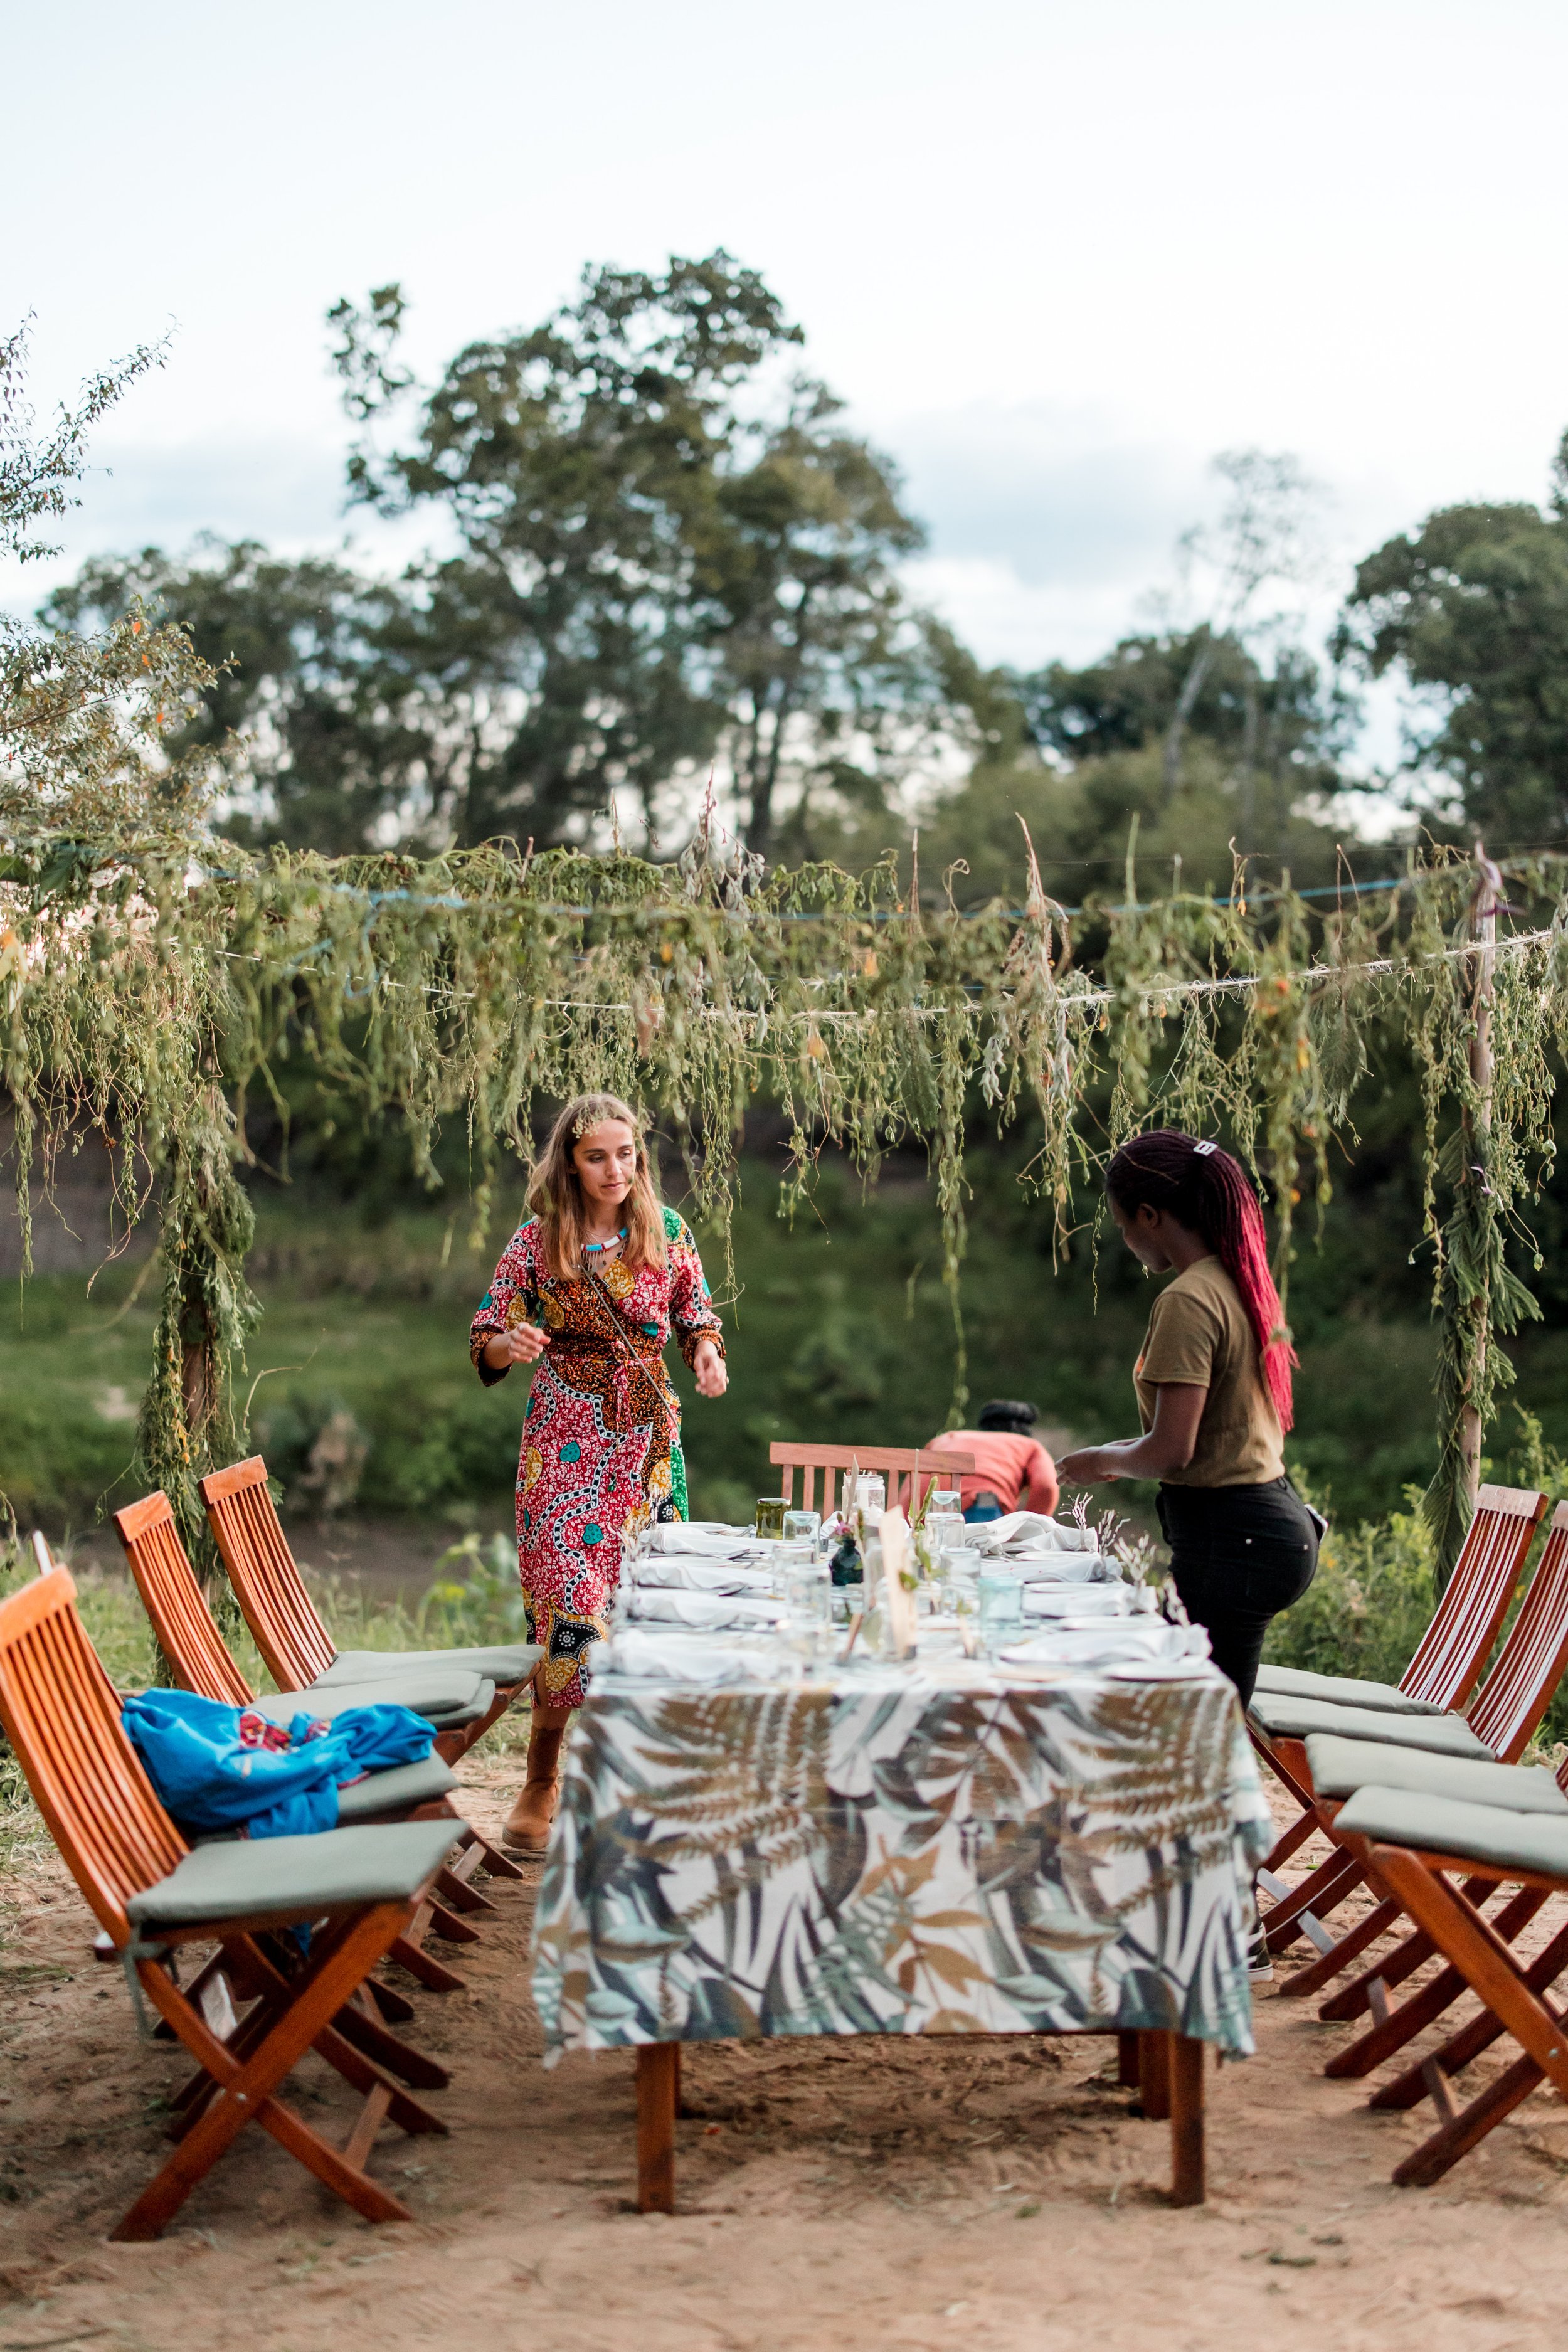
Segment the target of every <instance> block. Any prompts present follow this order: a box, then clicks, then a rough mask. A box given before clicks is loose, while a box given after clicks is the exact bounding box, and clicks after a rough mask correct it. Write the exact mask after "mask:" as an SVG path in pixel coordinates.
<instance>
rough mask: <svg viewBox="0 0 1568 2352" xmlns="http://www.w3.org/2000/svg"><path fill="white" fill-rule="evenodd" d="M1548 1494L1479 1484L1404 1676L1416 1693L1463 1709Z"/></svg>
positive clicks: (1437, 1703) (1405, 1686)
mask: <svg viewBox="0 0 1568 2352" xmlns="http://www.w3.org/2000/svg"><path fill="white" fill-rule="evenodd" d="M1545 1515H1546V1497H1545V1496H1544V1495H1538V1494H1537V1493H1536V1492H1535V1490H1534V1488H1533V1487H1529V1486H1482V1487H1481V1488H1480V1489H1479V1492H1478V1494H1477V1496H1476V1515H1475V1517H1474V1518H1473V1519H1472V1520H1471V1521H1470V1527H1469V1532H1468V1535H1467V1536H1466V1538H1465V1540H1464V1544H1463V1546H1462V1547H1461V1549H1460V1552H1459V1557H1458V1560H1457V1561H1456V1562H1455V1566H1454V1572H1453V1574H1452V1576H1451V1577H1450V1578H1449V1579H1448V1581H1447V1586H1446V1588H1445V1590H1444V1593H1443V1598H1442V1600H1441V1601H1439V1602H1438V1604H1437V1609H1436V1614H1435V1615H1434V1617H1433V1619H1432V1622H1431V1623H1430V1625H1428V1627H1427V1628H1426V1633H1425V1634H1424V1635H1423V1636H1422V1639H1421V1643H1420V1646H1419V1648H1418V1649H1417V1650H1416V1653H1415V1656H1414V1657H1413V1658H1412V1659H1411V1661H1410V1664H1408V1665H1407V1666H1406V1667H1405V1672H1404V1673H1403V1674H1402V1675H1400V1677H1399V1687H1400V1689H1401V1690H1402V1691H1405V1692H1407V1693H1408V1694H1409V1696H1411V1697H1412V1698H1424V1699H1426V1700H1428V1701H1429V1702H1430V1703H1431V1704H1432V1705H1433V1706H1463V1705H1464V1703H1465V1701H1466V1700H1467V1699H1468V1697H1469V1696H1470V1694H1471V1692H1472V1691H1473V1690H1474V1689H1475V1687H1476V1685H1477V1684H1478V1683H1479V1680H1480V1678H1481V1670H1482V1668H1483V1667H1484V1666H1485V1664H1486V1662H1487V1660H1488V1658H1489V1656H1490V1654H1491V1650H1492V1644H1493V1643H1495V1642H1496V1640H1497V1637H1498V1633H1499V1632H1500V1629H1501V1626H1502V1621H1503V1619H1504V1617H1505V1616H1506V1615H1507V1614H1508V1604H1509V1602H1510V1601H1511V1600H1512V1598H1513V1595H1514V1592H1515V1590H1516V1588H1517V1587H1518V1584H1519V1580H1520V1578H1521V1575H1522V1574H1523V1571H1524V1563H1525V1560H1526V1559H1527V1558H1528V1556H1529V1552H1530V1547H1531V1543H1532V1542H1533V1541H1534V1539H1535V1530H1536V1528H1538V1527H1539V1526H1540V1525H1541V1522H1542V1518H1543V1517H1545Z"/></svg>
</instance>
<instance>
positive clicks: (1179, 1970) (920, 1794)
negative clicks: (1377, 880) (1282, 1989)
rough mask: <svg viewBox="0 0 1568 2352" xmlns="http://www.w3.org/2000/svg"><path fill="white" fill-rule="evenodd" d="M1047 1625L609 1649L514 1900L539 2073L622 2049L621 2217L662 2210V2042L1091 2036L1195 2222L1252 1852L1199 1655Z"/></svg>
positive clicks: (1233, 1727)
mask: <svg viewBox="0 0 1568 2352" xmlns="http://www.w3.org/2000/svg"><path fill="white" fill-rule="evenodd" d="M1076 1640H1077V1646H1076V1648H1075V1647H1074V1637H1073V1635H1072V1630H1071V1628H1070V1627H1068V1628H1065V1629H1063V1630H1062V1631H1061V1632H1060V1633H1058V1631H1057V1629H1056V1628H1054V1627H1052V1626H1048V1625H1047V1627H1045V1628H1044V1629H1043V1630H1042V1631H1041V1632H1039V1633H1037V1634H1035V1635H1032V1636H1030V1637H1028V1638H1026V1639H1023V1640H1022V1641H1020V1642H1019V1643H1016V1645H1014V1647H1013V1648H1012V1649H1011V1651H1008V1650H1004V1651H1003V1653H1002V1654H1000V1655H991V1656H976V1655H969V1654H964V1653H963V1650H962V1649H961V1648H960V1646H959V1644H958V1643H956V1642H954V1641H944V1640H943V1639H942V1638H940V1637H935V1636H933V1637H930V1638H927V1637H923V1636H922V1638H921V1642H920V1643H919V1644H918V1646H917V1648H916V1651H915V1654H913V1655H912V1656H908V1657H903V1658H894V1657H890V1656H861V1655H858V1654H851V1655H849V1656H847V1657H845V1656H842V1655H840V1654H839V1645H837V1644H835V1645H834V1648H833V1651H832V1654H829V1655H827V1656H826V1657H824V1656H816V1657H806V1658H805V1659H803V1658H801V1657H800V1656H798V1655H795V1654H792V1653H791V1651H790V1648H789V1645H788V1644H787V1643H785V1642H784V1640H783V1639H782V1638H781V1637H780V1634H779V1633H778V1632H777V1631H776V1630H773V1629H768V1630H759V1629H757V1628H755V1627H752V1626H749V1625H747V1624H746V1623H744V1622H742V1624H741V1625H740V1627H739V1629H738V1630H737V1629H731V1630H730V1631H729V1632H727V1633H721V1632H710V1631H706V1630H688V1629H685V1628H680V1627H670V1626H668V1625H666V1624H663V1623H659V1622H654V1623H646V1622H634V1623H628V1624H626V1625H625V1626H624V1627H623V1629H622V1631H621V1632H620V1633H618V1634H617V1635H616V1639H615V1640H613V1641H611V1642H609V1643H605V1644H604V1645H603V1653H604V1654H603V1656H602V1658H601V1659H600V1661H599V1662H598V1663H597V1664H596V1667H595V1671H594V1673H593V1674H592V1677H591V1680H590V1683H589V1687H588V1693H587V1698H586V1703H585V1704H584V1706H583V1707H582V1709H581V1710H580V1713H579V1715H578V1717H577V1720H576V1722H575V1724H574V1730H573V1735H572V1738H571V1739H570V1741H569V1743H568V1750H567V1756H566V1761H565V1767H564V1770H563V1783H562V1791H561V1801H560V1806H559V1811H558V1812H557V1816H556V1821H555V1824H554V1827H553V1831H552V1841H551V1845H550V1850H549V1853H548V1855H547V1858H546V1862H545V1866H544V1871H543V1874H542V1883H541V1886H540V1891H539V1899H538V1911H537V1919H536V1932H535V1942H534V1956H533V1993H534V1998H535V2001H536V2004H537V2008H538V2012H539V2016H540V2018H541V2021H542V2026H543V2032H544V2041H545V2059H546V2063H554V2062H555V2061H556V2060H557V2059H559V2058H560V2057H561V2056H562V2055H563V2053H567V2052H569V2051H602V2050H617V2049H626V2048H628V2047H633V2048H635V2049H636V2050H637V2201H638V2204H639V2206H640V2208H641V2209H642V2210H645V2211H667V2212H668V2211H673V2210H675V2147H676V2134H675V2125H676V2118H677V2114H678V2110H679V2103H680V2052H681V2049H682V2046H683V2045H684V2044H685V2043H687V2042H711V2041H719V2040H732V2039H741V2040H765V2039H769V2038H771V2037H775V2036H780V2035H792V2036H808V2035H817V2036H829V2035H831V2036H841V2035H850V2034H867V2033H879V2034H927V2035H936V2034H945V2035H956V2036H963V2035H968V2036H977V2037H984V2036H996V2035H1011V2034H1037V2035H1056V2034H1074V2033H1076V2034H1107V2035H1114V2036H1115V2037H1116V2038H1117V2044H1118V2074H1119V2079H1120V2081H1121V2082H1122V2083H1123V2084H1129V2085H1131V2086H1135V2087H1136V2089H1137V2090H1138V2092H1139V2094H1140V2095H1141V2099H1142V2112H1143V2113H1144V2115H1146V2116H1155V2117H1165V2116H1168V2117H1169V2120H1170V2124H1171V2128H1172V2185H1171V2196H1172V2200H1173V2202H1174V2203H1176V2204H1181V2205H1190V2204H1196V2203H1201V2202H1202V2201H1203V2198H1204V2194H1205V2155H1204V2104H1205V2101H1204V2072H1205V2051H1206V2050H1208V2049H1210V2048H1212V2049H1214V2050H1215V2051H1216V2052H1217V2053H1220V2055H1221V2056H1222V2057H1223V2058H1225V2059H1227V2060H1229V2059H1237V2060H1239V2059H1245V2058H1247V2056H1249V2055H1250V2054H1251V2053H1252V2050H1253V2040H1252V2015H1251V1992H1250V1983H1249V1978H1248V1968H1247V1950H1248V1940H1249V1937H1250V1934H1251V1931H1252V1927H1253V1921H1254V1911H1253V1904H1252V1879H1253V1874H1254V1872H1255V1870H1256V1868H1257V1866H1258V1863H1259V1862H1260V1861H1261V1859H1262V1857H1263V1855H1264V1853H1266V1852H1267V1850H1268V1843H1269V1840H1270V1837H1271V1835H1272V1830H1271V1826H1270V1822H1269V1815H1268V1805H1267V1802H1266V1801H1265V1798H1264V1795H1263V1790H1262V1787H1261V1784H1260V1781H1259V1778H1258V1768H1257V1764H1256V1760H1255V1758H1254V1755H1253V1751H1252V1748H1251V1746H1250V1743H1249V1741H1248V1738H1247V1729H1246V1725H1245V1721H1244V1718H1243V1715H1242V1711H1241V1707H1240V1706H1239V1704H1238V1702H1237V1695H1236V1692H1235V1690H1234V1688H1233V1687H1232V1685H1231V1684H1230V1683H1229V1682H1228V1681H1227V1680H1226V1677H1225V1676H1224V1675H1221V1674H1220V1673H1219V1671H1218V1670H1217V1669H1216V1668H1215V1665H1214V1664H1213V1663H1212V1661H1211V1660H1210V1659H1209V1658H1208V1657H1207V1656H1206V1655H1205V1654H1202V1653H1203V1650H1204V1648H1205V1646H1206V1645H1205V1644H1204V1643H1203V1640H1202V1637H1201V1635H1199V1636H1197V1637H1196V1639H1195V1640H1194V1629H1190V1628H1175V1627H1169V1626H1160V1625H1157V1624H1152V1623H1150V1622H1148V1621H1144V1622H1142V1624H1140V1623H1138V1622H1133V1623H1131V1624H1129V1625H1127V1626H1126V1627H1123V1628H1120V1629H1117V1630H1116V1631H1115V1632H1113V1633H1105V1632H1103V1631H1102V1632H1101V1633H1100V1636H1099V1637H1098V1639H1097V1638H1096V1637H1095V1635H1094V1633H1093V1628H1092V1626H1090V1627H1089V1629H1088V1631H1087V1632H1083V1633H1079V1634H1078V1635H1077V1636H1076Z"/></svg>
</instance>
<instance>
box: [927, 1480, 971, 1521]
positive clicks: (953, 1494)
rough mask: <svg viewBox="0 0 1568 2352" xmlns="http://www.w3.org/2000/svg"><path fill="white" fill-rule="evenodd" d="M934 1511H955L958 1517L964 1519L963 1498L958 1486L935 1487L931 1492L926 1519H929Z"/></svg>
mask: <svg viewBox="0 0 1568 2352" xmlns="http://www.w3.org/2000/svg"><path fill="white" fill-rule="evenodd" d="M933 1511H942V1512H947V1511H953V1512H956V1513H957V1515H958V1517H960V1518H961V1519H962V1518H963V1494H962V1493H961V1491H960V1490H959V1488H958V1487H956V1486H933V1487H932V1488H931V1500H930V1501H929V1502H928V1503H927V1505H926V1517H928V1518H929V1517H931V1513H932V1512H933Z"/></svg>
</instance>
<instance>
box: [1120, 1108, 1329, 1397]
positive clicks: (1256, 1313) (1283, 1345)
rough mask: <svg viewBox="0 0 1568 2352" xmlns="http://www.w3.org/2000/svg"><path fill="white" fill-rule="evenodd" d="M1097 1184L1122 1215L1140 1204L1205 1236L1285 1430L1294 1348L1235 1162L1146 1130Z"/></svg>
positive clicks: (1257, 1216) (1253, 1196)
mask: <svg viewBox="0 0 1568 2352" xmlns="http://www.w3.org/2000/svg"><path fill="white" fill-rule="evenodd" d="M1105 1189H1106V1191H1107V1192H1109V1193H1110V1197H1111V1199H1112V1200H1113V1201H1114V1202H1115V1203H1116V1205H1117V1207H1118V1208H1119V1209H1120V1210H1121V1212H1122V1213H1123V1214H1124V1215H1128V1216H1130V1215H1131V1213H1132V1212H1133V1211H1134V1210H1135V1209H1139V1208H1142V1206H1143V1205H1144V1204H1145V1203H1147V1205H1148V1206H1149V1207H1150V1208H1152V1209H1166V1210H1168V1211H1169V1212H1170V1213H1171V1215H1172V1216H1173V1217H1174V1218H1175V1219H1176V1222H1177V1223H1178V1224H1183V1225H1185V1226H1186V1228H1187V1230H1188V1231H1189V1233H1194V1234H1198V1235H1199V1237H1200V1238H1201V1239H1202V1240H1204V1241H1205V1242H1207V1244H1208V1245H1209V1247H1210V1249H1211V1250H1213V1252H1214V1254H1215V1257H1217V1258H1218V1260H1219V1262H1220V1264H1221V1265H1223V1266H1224V1268H1225V1270H1226V1274H1228V1275H1229V1276H1230V1278H1231V1280H1232V1282H1234V1283H1235V1285H1236V1287H1237V1292H1238V1294H1239V1295H1240V1298H1241V1303H1242V1305H1243V1307H1245V1308H1246V1309H1247V1321H1248V1322H1249V1323H1250V1324H1251V1326H1252V1328H1253V1331H1254V1333H1255V1335H1256V1337H1257V1340H1258V1353H1259V1355H1260V1356H1261V1358H1262V1360H1263V1377H1264V1380H1265V1381H1267V1383H1268V1393H1269V1395H1270V1397H1271V1398H1272V1399H1273V1401H1274V1410H1275V1412H1277V1413H1278V1414H1279V1426H1280V1428H1281V1429H1289V1427H1290V1425H1291V1423H1292V1422H1293V1421H1294V1420H1295V1417H1296V1408H1295V1402H1294V1400H1293V1399H1292V1397H1291V1394H1290V1367H1291V1365H1292V1364H1293V1363H1294V1362H1295V1361H1296V1350H1295V1349H1294V1348H1292V1346H1291V1345H1290V1334H1289V1330H1288V1329H1287V1328H1286V1323H1285V1310H1284V1308H1283V1307H1282V1306H1281V1305H1280V1303H1279V1291H1278V1290H1277V1289H1276V1288H1275V1286H1274V1276H1272V1274H1270V1272H1269V1270H1268V1237H1267V1235H1266V1234H1265V1233H1264V1230H1263V1212H1262V1210H1261V1209H1260V1208H1259V1207H1258V1195H1257V1193H1256V1192H1254V1191H1253V1189H1252V1186H1251V1184H1250V1183H1249V1182H1248V1181H1247V1171H1246V1170H1245V1169H1244V1168H1243V1166H1242V1164H1241V1162H1240V1160H1233V1159H1232V1157H1231V1155H1230V1153H1229V1152H1228V1151H1222V1150H1220V1148H1219V1146H1218V1144H1217V1143H1200V1142H1199V1141H1198V1139H1197V1138H1196V1137H1195V1136H1191V1135H1184V1134H1183V1133H1182V1131H1181V1129H1179V1128H1174V1127H1156V1128H1151V1129H1150V1130H1149V1132H1148V1133H1147V1134H1146V1135H1134V1136H1132V1137H1131V1138H1130V1139H1129V1140H1128V1141H1127V1142H1126V1143H1124V1144H1123V1145H1122V1147H1121V1150H1120V1151H1119V1152H1117V1153H1116V1155H1115V1157H1114V1158H1113V1159H1112V1160H1111V1162H1110V1167H1109V1168H1108V1169H1107V1170H1106V1172H1105Z"/></svg>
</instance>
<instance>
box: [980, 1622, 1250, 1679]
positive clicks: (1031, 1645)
mask: <svg viewBox="0 0 1568 2352" xmlns="http://www.w3.org/2000/svg"><path fill="white" fill-rule="evenodd" d="M1194 1633H1198V1634H1199V1636H1200V1638H1201V1639H1202V1641H1203V1642H1204V1643H1205V1647H1206V1645H1207V1640H1208V1637H1207V1635H1206V1634H1205V1633H1203V1630H1202V1628H1201V1627H1200V1626H1193V1625H1167V1624H1166V1623H1165V1622H1164V1620H1163V1618H1160V1617H1127V1618H1122V1619H1120V1620H1112V1621H1111V1622H1110V1623H1108V1624H1105V1625H1081V1626H1079V1625H1072V1624H1067V1625H1052V1626H1050V1627H1049V1628H1048V1629H1046V1628H1042V1630H1041V1631H1040V1632H1039V1633H1035V1634H1031V1635H1028V1636H1026V1638H1025V1639H1024V1640H1023V1641H1021V1642H1016V1643H1014V1644H1013V1645H1012V1646H1011V1648H1009V1649H1005V1650H1004V1651H1002V1652H1001V1653H1000V1655H1001V1659H1002V1663H1003V1664H1004V1665H1017V1666H1089V1667H1093V1666H1116V1665H1132V1664H1137V1663H1138V1662H1139V1661H1141V1660H1144V1659H1149V1658H1179V1657H1184V1656H1187V1655H1189V1654H1192V1643H1191V1636H1192V1635H1193V1634H1194ZM1200 1654H1201V1653H1200Z"/></svg>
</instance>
